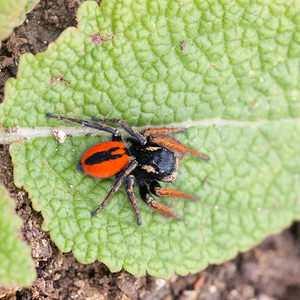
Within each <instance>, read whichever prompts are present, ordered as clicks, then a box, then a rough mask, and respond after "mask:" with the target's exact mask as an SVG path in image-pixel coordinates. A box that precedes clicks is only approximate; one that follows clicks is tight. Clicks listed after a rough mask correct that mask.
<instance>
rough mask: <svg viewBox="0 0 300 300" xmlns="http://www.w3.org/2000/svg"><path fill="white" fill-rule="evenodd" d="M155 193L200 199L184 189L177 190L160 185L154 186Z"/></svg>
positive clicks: (162, 195)
mask: <svg viewBox="0 0 300 300" xmlns="http://www.w3.org/2000/svg"><path fill="white" fill-rule="evenodd" d="M154 191H155V195H156V196H159V197H168V196H170V197H176V198H186V199H192V200H198V199H199V197H197V196H193V195H190V194H186V193H184V192H182V191H177V190H172V189H167V188H160V187H155V188H154Z"/></svg>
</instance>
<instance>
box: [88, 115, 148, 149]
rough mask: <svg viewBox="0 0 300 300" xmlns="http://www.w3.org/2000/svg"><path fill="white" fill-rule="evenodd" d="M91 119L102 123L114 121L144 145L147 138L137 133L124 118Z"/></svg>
mask: <svg viewBox="0 0 300 300" xmlns="http://www.w3.org/2000/svg"><path fill="white" fill-rule="evenodd" d="M92 120H93V121H94V122H103V123H116V124H118V125H119V126H121V127H122V128H124V129H125V130H126V131H127V132H128V133H129V134H130V135H131V136H133V137H135V138H136V139H137V140H138V141H139V142H140V144H142V145H145V144H146V142H147V139H146V138H145V137H144V135H143V134H141V133H139V132H138V131H136V130H133V129H132V128H131V127H130V126H129V125H128V124H127V123H126V122H125V121H124V120H122V119H99V118H97V117H93V118H92Z"/></svg>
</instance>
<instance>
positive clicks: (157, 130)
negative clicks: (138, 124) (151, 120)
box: [141, 127, 187, 136]
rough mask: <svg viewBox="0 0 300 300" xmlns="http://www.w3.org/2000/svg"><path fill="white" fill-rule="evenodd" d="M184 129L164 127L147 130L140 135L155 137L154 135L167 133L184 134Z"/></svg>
mask: <svg viewBox="0 0 300 300" xmlns="http://www.w3.org/2000/svg"><path fill="white" fill-rule="evenodd" d="M186 131H187V129H186V128H165V127H160V128H147V129H145V130H143V131H142V132H141V133H142V134H143V135H144V136H149V135H153V134H154V135H155V134H159V135H160V134H168V133H175V132H186Z"/></svg>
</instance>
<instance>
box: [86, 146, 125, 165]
mask: <svg viewBox="0 0 300 300" xmlns="http://www.w3.org/2000/svg"><path fill="white" fill-rule="evenodd" d="M119 149H121V148H119V147H114V148H110V149H109V150H107V151H101V152H96V153H94V154H93V155H91V156H90V157H89V158H87V159H86V160H85V162H84V163H85V164H86V165H96V164H101V163H103V162H105V161H109V160H111V159H117V158H120V157H122V156H123V154H111V153H112V152H114V151H116V150H119Z"/></svg>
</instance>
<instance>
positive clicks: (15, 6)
mask: <svg viewBox="0 0 300 300" xmlns="http://www.w3.org/2000/svg"><path fill="white" fill-rule="evenodd" d="M37 3H38V0H0V47H1V40H3V39H5V38H6V37H7V36H8V35H9V34H10V33H11V32H12V30H13V28H14V27H16V26H18V25H20V24H22V22H23V21H24V19H25V14H27V13H28V12H30V11H31V10H32V9H33V7H34V6H35V4H37Z"/></svg>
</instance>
